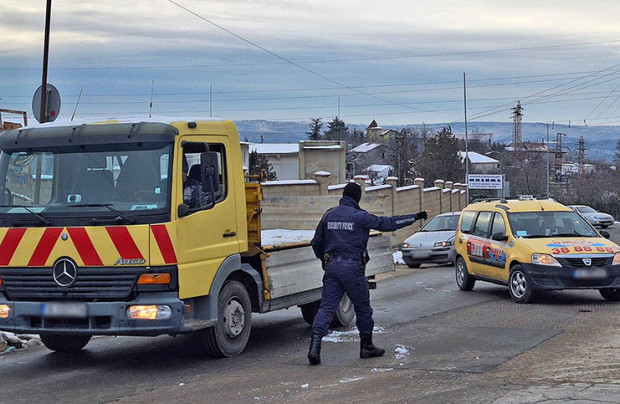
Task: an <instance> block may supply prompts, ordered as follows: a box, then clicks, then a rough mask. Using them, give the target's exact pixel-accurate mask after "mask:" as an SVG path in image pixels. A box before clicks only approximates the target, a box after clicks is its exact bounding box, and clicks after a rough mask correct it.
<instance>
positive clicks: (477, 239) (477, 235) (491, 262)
mask: <svg viewBox="0 0 620 404" xmlns="http://www.w3.org/2000/svg"><path fill="white" fill-rule="evenodd" d="M506 240H507V236H506V226H505V219H504V217H503V216H502V214H501V213H500V212H490V211H482V212H480V213H479V214H478V217H477V218H476V222H475V224H474V227H473V231H472V233H471V236H470V237H468V238H467V255H468V258H469V261H470V262H471V265H470V272H471V273H472V274H475V275H478V276H483V277H487V278H491V279H500V278H498V276H502V273H503V271H504V270H505V267H506V246H507V245H506V244H505V243H506Z"/></svg>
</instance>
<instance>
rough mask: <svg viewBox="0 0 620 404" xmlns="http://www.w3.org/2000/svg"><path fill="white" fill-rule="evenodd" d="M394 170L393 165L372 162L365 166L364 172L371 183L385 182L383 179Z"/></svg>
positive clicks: (379, 183)
mask: <svg viewBox="0 0 620 404" xmlns="http://www.w3.org/2000/svg"><path fill="white" fill-rule="evenodd" d="M393 171H394V167H392V166H390V165H387V164H373V165H371V166H370V167H368V168H366V173H367V175H368V177H369V178H370V181H371V182H372V184H373V185H381V184H385V180H386V179H387V177H389V176H390V174H391V173H392V172H393Z"/></svg>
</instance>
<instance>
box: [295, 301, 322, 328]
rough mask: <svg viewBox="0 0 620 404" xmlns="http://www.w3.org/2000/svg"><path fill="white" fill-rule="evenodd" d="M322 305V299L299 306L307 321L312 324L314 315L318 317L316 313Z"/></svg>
mask: <svg viewBox="0 0 620 404" xmlns="http://www.w3.org/2000/svg"><path fill="white" fill-rule="evenodd" d="M320 305H321V301H320V300H317V301H315V302H310V303H306V304H302V305H301V306H299V308H300V309H301V315H302V317H303V318H304V320H305V321H306V323H308V324H310V325H312V323H313V322H314V317H316V313H317V312H318V311H319V306H320Z"/></svg>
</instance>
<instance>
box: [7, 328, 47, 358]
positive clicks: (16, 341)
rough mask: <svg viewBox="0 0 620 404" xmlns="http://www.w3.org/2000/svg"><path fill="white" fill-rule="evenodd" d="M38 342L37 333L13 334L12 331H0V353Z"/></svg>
mask: <svg viewBox="0 0 620 404" xmlns="http://www.w3.org/2000/svg"><path fill="white" fill-rule="evenodd" d="M40 343H41V342H40V341H39V339H38V335H15V334H13V333H12V332H0V353H5V352H11V351H14V350H16V349H20V348H28V347H31V346H35V345H38V344H40Z"/></svg>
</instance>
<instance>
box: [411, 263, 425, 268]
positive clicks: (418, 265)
mask: <svg viewBox="0 0 620 404" xmlns="http://www.w3.org/2000/svg"><path fill="white" fill-rule="evenodd" d="M420 265H422V264H421V263H415V264H414V263H409V264H407V266H408V267H409V268H420Z"/></svg>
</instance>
